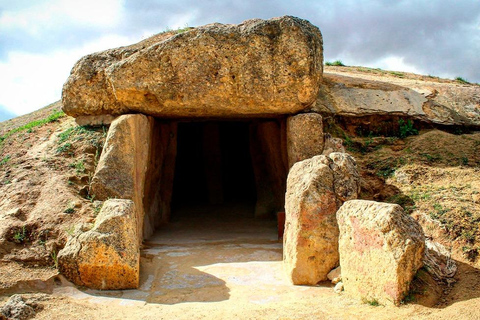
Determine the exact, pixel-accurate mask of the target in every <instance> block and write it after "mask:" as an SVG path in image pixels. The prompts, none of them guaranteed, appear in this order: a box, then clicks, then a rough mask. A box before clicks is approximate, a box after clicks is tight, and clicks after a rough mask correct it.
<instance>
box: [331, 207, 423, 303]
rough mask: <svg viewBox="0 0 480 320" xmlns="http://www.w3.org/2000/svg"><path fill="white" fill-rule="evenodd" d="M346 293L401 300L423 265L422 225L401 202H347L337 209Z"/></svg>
mask: <svg viewBox="0 0 480 320" xmlns="http://www.w3.org/2000/svg"><path fill="white" fill-rule="evenodd" d="M337 220H338V226H339V229H340V238H339V251H340V265H341V266H342V282H343V285H344V290H345V292H346V293H348V294H350V295H353V296H355V297H358V298H361V299H366V300H369V301H373V300H376V301H378V302H379V303H381V304H392V303H393V304H396V305H398V304H399V303H400V302H401V301H402V299H403V298H404V296H405V294H406V293H408V290H409V286H410V282H411V281H412V279H413V277H414V275H415V274H416V272H417V270H418V269H419V268H421V267H422V265H423V257H424V251H425V236H424V234H423V230H422V227H421V226H420V225H419V224H418V222H417V221H415V220H414V219H413V218H412V217H410V216H409V215H407V214H405V213H404V212H403V209H402V207H400V206H399V205H397V204H390V203H379V202H374V201H366V200H351V201H347V202H345V203H344V204H343V205H342V207H341V208H340V209H339V210H338V212H337Z"/></svg>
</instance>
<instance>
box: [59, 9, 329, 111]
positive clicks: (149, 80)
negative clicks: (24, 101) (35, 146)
mask: <svg viewBox="0 0 480 320" xmlns="http://www.w3.org/2000/svg"><path fill="white" fill-rule="evenodd" d="M322 50H323V49H322V36H321V33H320V30H318V28H317V27H315V26H313V25H312V24H310V23H309V22H308V21H306V20H302V19H299V18H295V17H290V16H285V17H281V18H274V19H271V20H261V19H254V20H248V21H245V22H243V23H241V24H239V25H223V24H219V23H214V24H209V25H206V26H203V27H198V28H195V29H191V30H189V31H187V32H184V33H175V32H172V33H166V34H159V35H155V36H153V37H152V38H149V39H146V40H144V41H142V42H140V43H137V44H134V45H131V46H127V47H121V48H117V49H111V50H107V51H103V52H98V53H93V54H90V55H88V56H85V57H83V58H82V59H80V61H78V62H77V63H76V64H75V66H74V67H73V69H72V72H71V75H70V77H69V78H68V80H67V81H66V83H65V85H64V87H63V96H62V100H63V110H64V111H65V113H67V114H68V115H71V116H73V117H79V116H91V115H101V114H112V115H118V114H125V113H134V112H140V113H144V114H148V115H152V116H162V117H189V118H191V117H205V116H217V117H241V116H267V115H274V114H291V113H296V112H299V111H301V110H304V109H306V108H307V107H309V106H311V105H312V104H313V103H314V102H315V100H316V98H317V94H318V90H319V85H320V83H321V79H322V70H323V66H322V62H323V52H322Z"/></svg>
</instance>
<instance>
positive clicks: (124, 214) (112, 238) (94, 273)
mask: <svg viewBox="0 0 480 320" xmlns="http://www.w3.org/2000/svg"><path fill="white" fill-rule="evenodd" d="M136 224H137V221H136V214H135V205H134V203H133V201H131V200H120V199H110V200H107V201H105V202H104V204H103V207H102V209H101V210H100V213H99V214H98V216H97V219H96V221H95V225H94V227H93V228H92V229H91V230H89V231H86V232H84V233H80V234H78V235H76V236H74V237H71V238H70V239H69V240H68V242H67V244H66V245H65V248H63V249H62V250H61V251H60V252H59V254H58V266H59V270H60V272H61V273H62V274H64V275H65V277H66V278H67V279H69V280H70V281H72V282H73V283H75V284H77V285H81V286H87V287H89V288H94V289H132V288H137V287H138V284H139V272H140V247H139V244H138V234H137V228H136Z"/></svg>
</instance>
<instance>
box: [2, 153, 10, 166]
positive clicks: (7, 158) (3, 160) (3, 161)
mask: <svg viewBox="0 0 480 320" xmlns="http://www.w3.org/2000/svg"><path fill="white" fill-rule="evenodd" d="M10 158H11V157H10V155H8V154H7V155H6V156H5V157H3V159H2V160H0V166H3V165H6V164H7V162H8V161H9V160H10Z"/></svg>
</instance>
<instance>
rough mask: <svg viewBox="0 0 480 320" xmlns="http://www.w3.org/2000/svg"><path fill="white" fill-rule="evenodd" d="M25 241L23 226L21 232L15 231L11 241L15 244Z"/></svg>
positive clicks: (25, 232)
mask: <svg viewBox="0 0 480 320" xmlns="http://www.w3.org/2000/svg"><path fill="white" fill-rule="evenodd" d="M26 239H27V230H26V229H25V226H23V227H22V230H21V231H17V232H16V233H15V234H14V235H13V241H14V242H16V243H23V242H24V241H25V240H26Z"/></svg>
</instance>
